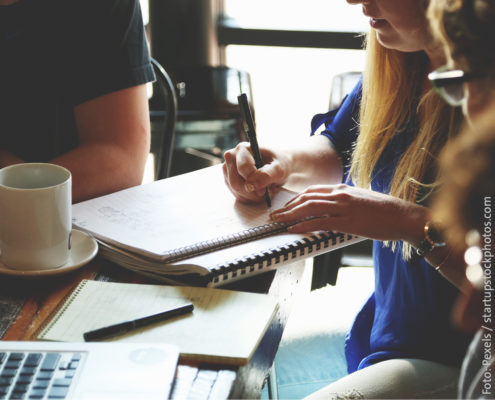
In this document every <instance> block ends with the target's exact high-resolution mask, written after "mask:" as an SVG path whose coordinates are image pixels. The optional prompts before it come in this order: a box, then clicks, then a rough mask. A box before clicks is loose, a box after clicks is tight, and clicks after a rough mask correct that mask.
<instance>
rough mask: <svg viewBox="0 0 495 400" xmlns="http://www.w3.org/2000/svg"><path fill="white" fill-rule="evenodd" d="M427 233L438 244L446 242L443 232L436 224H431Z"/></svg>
mask: <svg viewBox="0 0 495 400" xmlns="http://www.w3.org/2000/svg"><path fill="white" fill-rule="evenodd" d="M426 234H427V235H428V237H429V239H430V240H431V241H432V242H433V243H435V244H436V245H437V246H441V245H443V244H444V240H443V236H442V233H441V232H440V231H439V230H438V229H437V228H435V227H434V226H432V225H429V226H428V230H427V233H426Z"/></svg>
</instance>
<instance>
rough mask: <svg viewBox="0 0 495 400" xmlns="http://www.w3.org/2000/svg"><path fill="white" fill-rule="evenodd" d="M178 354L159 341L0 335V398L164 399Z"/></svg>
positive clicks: (173, 348)
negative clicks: (47, 339) (46, 339)
mask: <svg viewBox="0 0 495 400" xmlns="http://www.w3.org/2000/svg"><path fill="white" fill-rule="evenodd" d="M178 358H179V350H178V348H177V347H176V346H171V345H162V344H149V343H147V344H137V343H116V342H108V343H61V342H15V341H0V399H77V400H89V399H91V400H99V399H101V400H103V399H104V400H113V399H119V400H131V399H147V400H151V399H161V400H163V399H168V397H169V395H170V390H171V387H172V383H173V381H174V376H175V371H176V367H177V361H178Z"/></svg>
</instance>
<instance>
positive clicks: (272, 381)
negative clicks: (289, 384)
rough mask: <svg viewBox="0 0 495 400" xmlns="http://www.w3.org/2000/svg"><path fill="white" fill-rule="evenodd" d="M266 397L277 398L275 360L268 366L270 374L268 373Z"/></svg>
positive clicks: (272, 399)
mask: <svg viewBox="0 0 495 400" xmlns="http://www.w3.org/2000/svg"><path fill="white" fill-rule="evenodd" d="M268 398H269V399H270V400H278V388H277V371H276V369H275V360H273V364H272V366H271V368H270V374H269V375H268Z"/></svg>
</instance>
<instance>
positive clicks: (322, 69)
mask: <svg viewBox="0 0 495 400" xmlns="http://www.w3.org/2000/svg"><path fill="white" fill-rule="evenodd" d="M225 12H226V14H227V16H228V17H229V18H232V19H233V20H234V21H235V22H236V24H238V25H239V26H241V27H249V28H259V29H287V30H302V31H307V30H311V31H337V32H339V31H347V32H349V31H350V32H364V31H366V30H367V29H368V22H367V19H366V18H365V17H364V16H363V15H362V13H361V7H358V6H350V5H349V4H347V3H346V2H345V1H343V0H338V1H337V0H304V1H303V0H250V1H246V0H225ZM287 46H290V43H288V44H287ZM331 46H332V44H331V43H329V44H328V47H331ZM226 63H227V65H229V66H230V67H233V68H237V69H241V70H245V71H247V72H249V74H250V76H251V82H252V91H253V102H254V107H255V111H256V122H257V128H258V134H259V137H260V141H261V142H262V144H263V143H273V142H275V143H276V142H291V141H296V140H297V139H298V138H300V137H301V136H304V135H308V134H309V131H310V121H311V117H312V116H313V115H314V114H316V113H321V112H325V111H327V110H328V104H329V100H330V88H331V81H332V77H333V76H335V75H336V74H338V73H342V72H346V71H362V70H363V68H364V51H362V50H342V49H331V48H329V49H317V48H296V47H267V46H246V45H228V46H227V47H226Z"/></svg>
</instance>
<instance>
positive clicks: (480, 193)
mask: <svg viewBox="0 0 495 400" xmlns="http://www.w3.org/2000/svg"><path fill="white" fill-rule="evenodd" d="M473 126H474V127H475V128H474V127H473ZM473 126H466V129H465V130H464V131H463V132H462V134H461V135H459V137H457V138H456V139H455V140H453V141H452V142H451V143H450V144H448V145H447V146H446V148H445V149H444V151H443V152H442V154H441V161H440V163H441V170H442V190H440V191H438V193H437V196H436V197H435V201H434V205H433V207H432V209H433V214H434V216H435V219H438V220H439V221H441V222H442V225H444V226H445V228H447V229H446V232H447V235H448V236H449V239H450V241H451V242H452V244H455V245H457V246H460V247H461V248H462V247H463V246H464V241H465V236H466V233H467V232H469V231H470V230H472V229H475V230H477V231H478V232H483V230H484V229H485V228H486V226H484V225H485V224H486V207H487V202H488V203H489V204H490V207H493V204H492V203H493V202H494V201H495V117H494V116H493V115H490V113H486V114H484V116H483V117H482V118H481V119H478V120H477V121H476V124H474V125H473Z"/></svg>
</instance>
